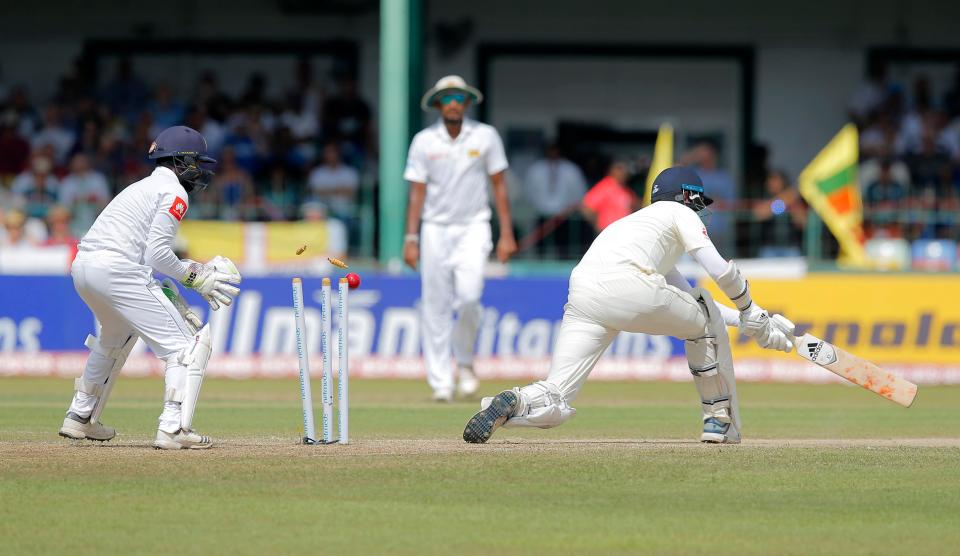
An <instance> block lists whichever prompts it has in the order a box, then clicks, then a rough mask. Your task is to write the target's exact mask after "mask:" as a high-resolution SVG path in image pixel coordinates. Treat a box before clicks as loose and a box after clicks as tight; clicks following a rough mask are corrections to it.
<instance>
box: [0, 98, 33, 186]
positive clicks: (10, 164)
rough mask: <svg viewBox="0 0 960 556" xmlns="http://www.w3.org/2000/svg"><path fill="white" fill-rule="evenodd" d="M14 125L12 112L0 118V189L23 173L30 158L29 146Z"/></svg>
mask: <svg viewBox="0 0 960 556" xmlns="http://www.w3.org/2000/svg"><path fill="white" fill-rule="evenodd" d="M16 123H17V116H16V114H14V113H13V112H7V113H5V114H3V115H2V116H0V188H3V187H4V186H6V185H7V184H9V183H10V181H11V180H12V179H13V177H14V176H16V175H17V174H19V173H20V172H21V171H23V167H24V166H25V165H26V163H27V160H28V159H29V158H30V144H29V143H27V142H26V140H24V138H23V137H20V135H19V134H17V129H16Z"/></svg>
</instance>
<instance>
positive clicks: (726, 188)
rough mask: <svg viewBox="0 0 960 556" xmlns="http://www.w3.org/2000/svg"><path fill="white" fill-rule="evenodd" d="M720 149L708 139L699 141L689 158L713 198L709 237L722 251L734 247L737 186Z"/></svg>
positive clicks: (728, 250) (731, 250) (724, 251)
mask: <svg viewBox="0 0 960 556" xmlns="http://www.w3.org/2000/svg"><path fill="white" fill-rule="evenodd" d="M718 158H719V154H718V153H717V148H716V147H715V146H714V145H713V144H712V143H710V142H708V141H703V142H701V143H699V144H697V145H696V146H695V147H694V148H693V150H692V151H691V153H690V159H691V162H692V164H693V166H695V167H696V169H697V173H698V174H700V178H701V179H702V180H703V188H704V189H705V190H706V192H707V195H709V196H710V197H711V198H712V199H713V200H714V204H713V205H712V206H711V207H710V208H711V209H713V217H712V219H711V221H710V237H711V238H713V243H714V245H716V247H717V250H719V251H720V252H721V253H732V252H733V249H734V240H735V238H734V233H733V230H734V227H733V223H734V216H735V214H734V211H735V210H736V201H737V197H738V195H737V186H736V185H735V184H734V183H733V178H732V177H730V174H729V173H728V172H727V171H726V170H724V169H722V168H720V167H719V164H718Z"/></svg>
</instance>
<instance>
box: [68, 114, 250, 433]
mask: <svg viewBox="0 0 960 556" xmlns="http://www.w3.org/2000/svg"><path fill="white" fill-rule="evenodd" d="M147 155H148V157H149V158H150V159H153V160H155V161H156V168H155V169H154V170H153V173H151V174H150V175H149V176H147V177H146V178H144V179H142V180H140V181H138V182H136V183H133V184H131V185H129V186H128V187H127V188H126V189H124V190H123V191H122V192H120V194H118V195H117V196H116V197H115V198H114V199H113V200H112V201H111V202H110V204H108V205H107V207H106V208H104V210H103V212H101V213H100V216H98V217H97V220H96V221H95V222H94V224H93V226H91V228H90V230H89V231H88V232H87V234H86V235H84V236H83V239H82V240H81V241H80V246H79V249H78V253H77V257H76V259H75V260H74V263H73V268H72V269H71V275H72V276H73V284H74V287H75V288H76V290H77V293H78V294H79V295H80V297H81V298H82V299H83V301H84V302H85V303H86V304H87V306H88V307H89V308H90V310H91V311H93V314H94V316H96V318H97V322H98V323H99V334H98V335H97V336H88V337H87V341H86V346H87V347H88V348H89V349H90V355H89V357H88V359H87V364H86V367H85V368H84V370H83V375H81V377H80V378H78V379H77V380H76V383H75V389H76V391H75V392H74V396H73V400H72V401H71V402H70V408H69V409H68V410H67V415H66V417H65V418H64V420H63V425H62V426H61V427H60V436H63V437H67V438H73V439H77V440H83V439H89V440H99V441H106V440H110V439H112V438H113V437H114V436H115V435H116V431H115V430H114V429H113V428H111V427H108V426H105V425H103V424H101V423H100V415H101V413H102V412H103V409H104V407H105V406H106V404H107V400H108V399H109V398H110V392H111V391H112V390H113V386H114V384H115V383H116V381H117V378H118V377H119V376H120V370H121V369H122V368H123V364H124V362H125V361H126V360H127V357H128V356H129V355H130V351H131V350H132V349H133V346H134V344H136V342H137V339H138V338H142V339H143V341H144V342H146V344H147V345H148V346H149V347H150V349H151V350H152V351H153V353H154V354H155V355H156V356H157V357H159V358H160V359H161V360H163V361H164V363H165V369H166V370H165V373H164V382H165V389H164V398H163V412H162V413H161V414H160V424H159V427H158V430H157V436H156V439H155V440H154V443H153V446H154V447H155V448H158V449H164V450H179V449H183V448H188V449H203V448H209V447H211V446H212V442H211V440H210V438H209V437H207V436H204V435H202V434H199V433H197V432H196V431H194V430H193V427H192V422H193V415H194V410H195V409H196V405H197V399H198V397H199V395H200V386H201V384H202V382H203V374H204V371H205V369H206V366H207V360H208V359H209V358H210V349H211V345H212V342H211V335H210V327H209V326H202V324H203V323H202V322H201V321H200V319H199V318H198V317H197V315H196V314H194V313H193V312H191V311H190V310H189V309H188V308H187V306H186V305H185V304H184V303H183V301H182V299H180V297H179V292H178V289H177V286H176V284H175V283H174V282H173V280H171V279H170V278H173V279H175V280H177V281H179V282H180V283H181V284H182V285H184V286H186V287H188V288H191V289H194V290H196V291H197V292H199V293H200V295H201V296H202V297H203V298H204V299H205V300H206V301H207V303H208V304H209V305H210V308H211V309H212V310H217V309H219V308H220V307H221V305H230V303H231V302H232V301H233V298H234V297H235V296H236V295H237V294H238V293H239V291H240V290H239V289H238V288H237V287H236V284H239V283H240V273H239V272H238V271H237V268H236V266H235V265H234V264H233V263H232V262H231V261H230V260H229V259H227V258H224V257H216V258H214V259H213V260H211V261H210V262H209V263H207V264H201V263H198V262H195V261H191V260H189V259H188V260H180V259H179V258H177V256H176V255H174V253H173V240H174V237H175V236H176V234H177V230H178V229H179V227H180V220H181V219H183V217H184V215H186V213H187V207H188V204H187V193H188V192H192V191H200V190H202V189H204V188H205V187H206V186H207V184H208V183H209V182H210V178H211V177H212V176H213V171H212V170H210V169H209V167H210V166H212V165H213V164H215V163H216V160H214V159H213V158H212V157H210V156H209V155H208V154H207V142H206V140H205V139H204V138H203V136H202V135H201V134H200V133H198V132H197V131H195V130H193V129H191V128H189V127H184V126H176V127H171V128H168V129H165V130H164V131H162V132H161V133H160V135H158V136H157V139H156V141H154V142H153V144H152V145H151V146H150V150H149V152H148V153H147ZM154 271H157V272H160V273H162V274H165V275H167V276H168V277H170V278H167V279H166V280H164V282H163V283H161V282H158V281H157V280H155V279H154V278H153V272H154Z"/></svg>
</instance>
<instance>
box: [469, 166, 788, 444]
mask: <svg viewBox="0 0 960 556" xmlns="http://www.w3.org/2000/svg"><path fill="white" fill-rule="evenodd" d="M651 200H652V204H651V205H650V206H648V207H646V208H643V209H641V210H638V211H637V212H634V213H633V214H630V215H629V216H626V217H624V218H622V219H620V220H618V221H616V222H614V223H613V224H611V225H610V226H608V227H607V228H605V229H604V230H603V231H602V232H601V233H600V235H599V236H597V239H596V240H594V242H593V244H592V245H591V246H590V249H589V250H587V253H586V254H585V255H584V256H583V259H582V260H581V261H580V263H579V264H578V265H577V266H576V268H574V269H573V272H572V273H571V275H570V290H569V297H568V301H567V304H566V306H565V308H564V313H563V322H562V323H561V326H560V333H559V336H558V338H557V342H556V347H555V349H554V353H553V359H552V361H551V364H550V372H549V374H548V376H547V378H546V379H544V380H542V381H538V382H535V383H533V384H531V385H529V386H524V387H523V388H514V389H512V390H506V391H503V392H501V393H499V394H497V395H496V396H494V397H492V398H485V399H484V400H483V401H482V402H481V408H482V409H481V411H480V412H479V413H477V414H476V415H474V416H473V418H471V419H470V421H469V422H468V423H467V426H466V428H465V430H464V431H463V439H464V440H466V441H467V442H486V441H487V440H488V439H489V438H490V436H491V435H492V434H493V432H494V431H495V430H496V429H497V428H498V427H499V426H500V425H503V424H506V425H507V426H521V427H539V428H551V427H555V426H557V425H560V424H562V423H563V422H565V421H566V420H567V419H569V418H570V417H572V416H573V415H574V414H575V413H576V410H575V409H574V408H572V407H570V405H569V403H570V402H571V401H573V399H574V398H576V396H577V393H579V391H580V388H581V387H582V386H583V383H584V381H586V379H587V376H588V375H589V374H590V371H592V370H593V367H594V365H596V363H597V360H598V359H600V356H601V355H602V354H603V352H604V351H605V350H606V349H607V346H609V345H610V342H611V341H613V339H614V338H615V337H616V336H617V334H619V333H620V332H621V331H626V332H635V333H644V334H657V335H669V336H675V337H677V338H681V339H683V340H685V344H684V346H685V348H686V354H687V361H688V363H689V366H690V372H691V373H693V381H694V383H695V384H696V387H697V391H698V392H699V393H700V401H701V407H702V411H703V433H702V434H701V435H700V440H701V441H703V442H715V443H738V442H740V411H739V407H738V405H737V388H736V382H735V379H734V374H733V358H732V356H731V354H730V341H729V339H728V337H727V330H726V326H728V325H729V326H739V327H740V331H741V333H743V334H745V335H747V336H750V337H753V338H755V339H756V341H757V343H758V344H760V346H762V347H764V348H769V349H775V350H781V351H790V350H791V349H793V345H792V343H791V341H790V339H789V338H790V337H788V336H787V334H785V333H784V331H783V330H782V329H781V328H779V327H778V326H779V325H774V324H773V323H772V322H771V319H770V316H769V315H768V313H767V312H766V311H764V310H763V309H762V308H761V307H760V306H759V305H757V303H756V302H754V301H753V299H752V298H751V296H750V288H749V286H748V284H747V281H746V280H745V279H744V277H743V275H742V274H741V273H740V269H738V268H737V265H736V264H735V263H734V262H733V261H729V262H728V261H726V260H724V259H723V257H721V256H720V254H719V253H718V252H717V249H716V248H715V247H714V245H713V242H712V241H711V240H710V237H709V236H708V235H707V229H706V227H705V226H704V220H705V219H706V218H707V217H708V209H707V205H709V204H710V203H711V202H712V200H711V199H710V198H709V197H707V196H706V195H705V194H704V189H703V182H702V181H701V180H700V177H699V176H698V175H697V173H696V172H694V171H693V170H691V169H689V168H683V167H674V168H668V169H666V170H664V171H663V172H661V173H660V175H659V176H657V179H656V181H655V182H654V186H653V191H652V195H651ZM684 252H687V253H689V254H690V255H691V256H692V257H693V258H694V259H695V260H696V261H697V262H698V263H700V265H701V266H703V268H704V269H705V270H706V272H707V274H709V275H710V277H711V278H713V280H714V281H715V282H716V283H717V285H718V286H720V290H721V291H723V293H724V294H725V295H726V296H727V297H729V298H730V300H731V301H733V303H734V304H735V305H736V306H737V308H738V309H739V312H738V311H734V310H733V309H730V308H728V307H726V306H723V305H719V304H717V303H715V302H714V301H713V299H712V297H711V296H710V294H709V293H708V292H707V291H706V290H704V289H702V288H691V287H690V285H689V284H688V283H687V281H686V279H684V277H683V276H682V275H681V274H680V273H679V272H678V271H677V269H676V268H675V265H676V263H677V260H678V259H679V258H680V256H681V255H682V254H683V253H684ZM782 322H784V323H786V322H787V321H786V320H785V319H784V320H783V321H782ZM791 333H792V331H791Z"/></svg>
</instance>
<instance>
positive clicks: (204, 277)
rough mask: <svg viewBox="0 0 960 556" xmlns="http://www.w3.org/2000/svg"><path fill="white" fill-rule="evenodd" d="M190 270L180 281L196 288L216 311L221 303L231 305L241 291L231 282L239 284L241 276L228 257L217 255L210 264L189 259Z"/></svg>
mask: <svg viewBox="0 0 960 556" xmlns="http://www.w3.org/2000/svg"><path fill="white" fill-rule="evenodd" d="M187 263H188V264H189V270H188V272H187V275H186V276H184V277H183V278H182V279H181V280H180V283H181V284H183V285H184V286H186V287H188V288H191V289H193V290H196V291H197V292H198V293H199V294H200V295H201V296H202V297H203V298H204V299H206V300H207V303H208V304H209V305H210V308H211V309H213V310H214V311H216V310H217V309H219V308H220V306H221V305H230V304H231V303H233V298H234V297H236V296H237V294H239V293H240V288H237V287H235V286H233V285H231V284H239V283H240V280H241V277H240V271H238V270H237V267H236V265H234V264H233V262H232V261H231V260H230V259H228V258H226V257H220V256H218V257H216V258H214V259H213V260H211V261H210V262H209V263H208V264H201V263H198V262H196V261H190V260H188V261H187Z"/></svg>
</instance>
